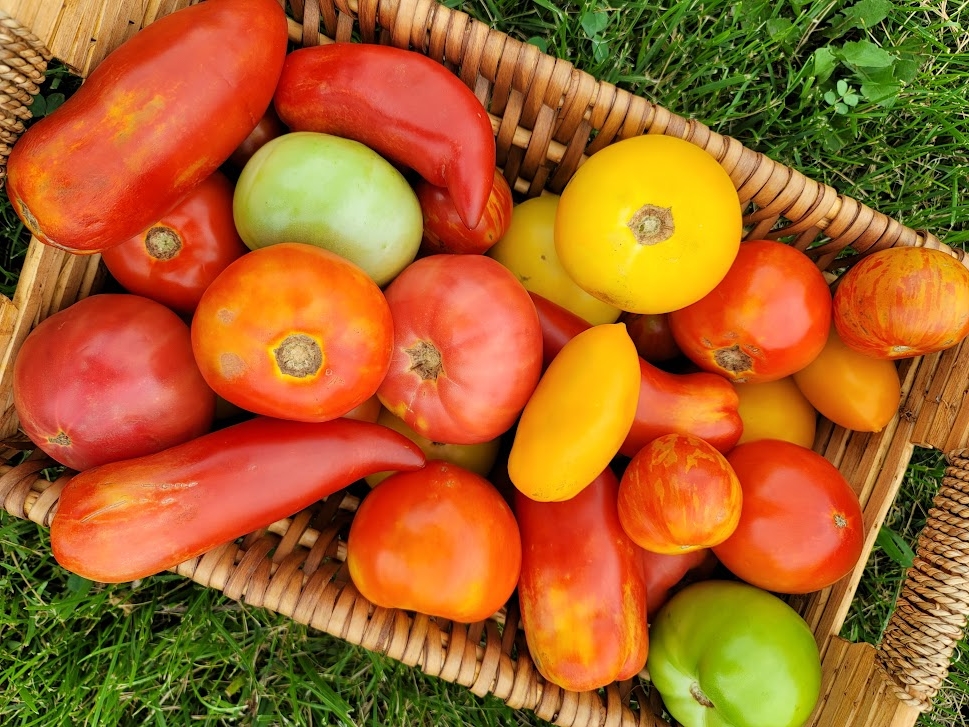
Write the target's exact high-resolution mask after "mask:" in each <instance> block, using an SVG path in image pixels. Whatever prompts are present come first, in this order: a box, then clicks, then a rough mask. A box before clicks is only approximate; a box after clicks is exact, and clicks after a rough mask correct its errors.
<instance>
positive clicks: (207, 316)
mask: <svg viewBox="0 0 969 727" xmlns="http://www.w3.org/2000/svg"><path fill="white" fill-rule="evenodd" d="M392 343H393V319H392V318H391V315H390V309H389V308H388V307H387V301H386V300H385V299H384V297H383V294H382V293H381V291H380V288H378V287H377V285H376V283H374V282H373V280H371V279H370V277H369V276H368V275H367V274H366V273H365V272H364V271H363V270H362V269H360V268H359V267H358V266H356V265H354V264H353V263H351V262H350V261H349V260H346V259H344V258H342V257H340V256H339V255H336V254H334V253H332V252H329V251H328V250H324V249H322V248H319V247H316V246H315V245H307V244H303V243H294V242H285V243H279V244H277V245H272V246H270V247H266V248H261V249H259V250H254V251H252V252H249V253H247V254H245V255H243V256H242V257H241V258H239V259H238V260H236V261H235V262H234V263H232V264H231V265H229V267H227V268H226V269H225V270H224V271H223V272H222V273H221V274H220V275H219V277H218V278H216V279H215V281H213V282H212V284H211V285H210V286H209V287H208V289H207V290H206V291H205V294H204V295H203V296H202V300H201V301H200V302H199V306H198V309H197V310H196V312H195V317H194V319H193V321H192V347H193V350H194V351H195V358H196V360H197V361H198V364H199V369H200V370H201V371H202V375H203V376H204V377H205V380H206V381H207V382H208V383H209V386H211V387H212V388H213V389H214V390H215V392H216V393H217V394H219V395H220V396H222V397H223V398H224V399H226V400H227V401H229V402H231V403H232V404H235V405H236V406H238V407H240V408H242V409H245V410H246V411H250V412H253V413H256V414H262V415H265V416H271V417H277V418H280V419H292V420H295V421H311V422H312V421H315V422H321V421H328V420H330V419H334V418H336V417H339V416H343V415H344V414H346V413H348V412H350V411H351V410H352V409H354V408H355V407H357V406H359V405H360V404H362V403H363V402H365V401H366V400H367V399H369V398H370V397H372V396H373V395H374V394H375V393H376V391H377V387H378V386H379V385H380V382H381V381H382V380H383V377H384V374H386V372H387V367H388V365H389V363H390V353H391V345H392Z"/></svg>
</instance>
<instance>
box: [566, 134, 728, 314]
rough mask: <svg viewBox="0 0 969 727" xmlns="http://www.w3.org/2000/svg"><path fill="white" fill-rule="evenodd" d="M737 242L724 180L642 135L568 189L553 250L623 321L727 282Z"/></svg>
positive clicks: (704, 159)
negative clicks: (624, 314) (628, 315)
mask: <svg viewBox="0 0 969 727" xmlns="http://www.w3.org/2000/svg"><path fill="white" fill-rule="evenodd" d="M742 235H743V231H742V222H741V210H740V199H739V197H738V195H737V191H736V189H735V188H734V185H733V182H731V180H730V176H729V175H728V174H727V172H726V171H725V170H724V168H723V167H721V166H720V164H718V163H717V160H716V159H715V158H714V157H713V156H712V155H711V154H709V153H708V152H706V151H704V150H703V149H701V148H700V147H698V146H695V145H694V144H691V143H690V142H688V141H684V140H682V139H679V138H677V137H672V136H664V135H661V134H647V135H641V136H635V137H630V138H628V139H623V140H622V141H619V142H616V143H614V144H610V145H609V146H607V147H604V148H603V149H601V150H599V151H597V152H596V153H595V154H593V155H592V156H591V157H590V158H589V159H588V161H586V162H585V163H584V164H583V165H582V166H581V167H579V169H578V170H577V171H576V173H575V174H574V175H573V177H572V179H571V180H570V181H569V183H568V185H567V186H566V187H565V190H564V191H563V192H562V198H561V200H560V202H559V206H558V210H557V212H556V215H555V249H556V251H557V252H558V256H559V260H561V262H562V266H563V267H564V268H565V270H566V272H567V273H568V274H569V276H570V277H571V278H572V279H573V280H574V281H575V282H576V284H578V285H579V287H581V288H582V289H583V290H585V291H586V292H587V293H589V294H590V295H592V296H594V297H595V298H598V299H599V300H602V301H605V302H606V303H609V304H610V305H613V306H615V307H617V308H620V309H621V310H624V311H627V312H630V313H668V312H670V311H673V310H677V309H678V308H683V307H685V306H687V305H690V304H691V303H695V302H696V301H698V300H700V299H701V298H703V297H704V296H705V295H706V294H707V293H709V292H710V291H711V290H713V289H714V287H716V285H717V284H718V283H719V282H720V281H721V280H722V279H723V277H724V276H725V275H726V274H727V270H728V269H729V268H730V265H731V264H732V263H733V261H734V258H735V257H736V256H737V251H738V249H739V247H740V239H741V237H742Z"/></svg>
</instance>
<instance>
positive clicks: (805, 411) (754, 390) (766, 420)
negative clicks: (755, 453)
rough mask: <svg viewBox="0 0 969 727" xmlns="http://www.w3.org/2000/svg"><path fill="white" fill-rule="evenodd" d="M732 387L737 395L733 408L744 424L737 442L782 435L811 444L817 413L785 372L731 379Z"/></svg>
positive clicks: (777, 437)
mask: <svg viewBox="0 0 969 727" xmlns="http://www.w3.org/2000/svg"><path fill="white" fill-rule="evenodd" d="M733 387H734V388H735V389H736V390H737V396H738V397H739V398H740V406H739V407H738V408H737V411H738V412H739V414H740V421H742V422H743V424H744V431H743V434H741V435H740V440H739V441H738V442H737V444H743V443H744V442H754V441H756V440H758V439H783V440H785V441H787V442H793V443H794V444H800V445H801V446H802V447H807V448H808V449H811V448H812V447H813V446H814V435H815V433H816V428H817V421H818V413H817V411H815V409H814V407H813V406H811V402H809V401H808V400H807V399H806V398H805V396H804V394H802V393H801V390H800V389H798V388H797V384H795V383H794V379H793V378H791V377H790V376H785V377H784V378H783V379H777V380H776V381H768V382H766V383H762V384H737V383H734V385H733Z"/></svg>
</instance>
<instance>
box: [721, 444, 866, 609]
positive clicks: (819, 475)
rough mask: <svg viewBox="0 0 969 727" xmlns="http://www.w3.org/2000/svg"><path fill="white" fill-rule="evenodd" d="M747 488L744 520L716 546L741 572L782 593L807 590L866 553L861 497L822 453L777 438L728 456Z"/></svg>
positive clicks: (826, 582)
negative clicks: (859, 498)
mask: <svg viewBox="0 0 969 727" xmlns="http://www.w3.org/2000/svg"><path fill="white" fill-rule="evenodd" d="M727 461H728V462H729V463H730V465H731V467H733V469H734V472H736V474H737V478H738V479H739V480H740V486H741V488H742V489H743V508H742V509H741V513H740V522H739V524H738V525H737V528H736V530H734V532H733V535H731V536H730V537H729V538H727V540H726V541H724V542H723V543H721V544H720V545H717V546H714V548H713V552H714V554H715V555H716V556H717V558H719V559H720V561H721V562H722V563H723V564H724V565H725V566H726V567H727V568H728V569H729V570H730V571H731V572H732V573H733V574H734V575H736V576H738V577H739V578H742V579H743V580H745V581H747V582H748V583H750V584H752V585H755V586H758V587H759V588H763V589H764V590H767V591H774V592H777V593H810V592H811V591H817V590H820V589H821V588H826V587H827V586H830V585H831V584H833V583H835V582H837V581H839V580H840V579H841V578H843V577H844V576H846V575H848V574H849V573H850V572H851V571H852V569H854V567H855V565H856V564H857V563H858V559H859V558H860V557H861V553H862V548H863V545H864V538H865V536H864V523H863V522H862V513H861V505H860V504H859V502H858V496H857V495H855V493H854V491H853V490H852V489H851V486H850V485H849V484H848V483H847V481H845V478H844V477H843V476H842V475H841V473H840V472H838V470H837V468H836V467H835V466H834V465H833V464H831V463H830V462H829V461H828V460H826V459H825V458H824V457H822V456H821V455H820V454H818V453H816V452H814V451H813V450H810V449H807V448H806V447H802V446H800V445H798V444H793V443H791V442H785V441H781V440H778V439H758V440H757V441H754V442H747V443H746V444H739V445H737V446H736V447H734V448H733V450H731V452H730V453H729V454H728V455H727Z"/></svg>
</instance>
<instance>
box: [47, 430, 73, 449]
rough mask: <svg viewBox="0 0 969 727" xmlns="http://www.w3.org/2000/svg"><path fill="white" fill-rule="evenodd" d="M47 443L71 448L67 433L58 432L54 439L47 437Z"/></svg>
mask: <svg viewBox="0 0 969 727" xmlns="http://www.w3.org/2000/svg"><path fill="white" fill-rule="evenodd" d="M47 441H48V442H50V443H51V444H59V445H61V446H62V447H70V446H71V438H70V437H69V436H68V435H67V432H58V433H57V436H56V437H47Z"/></svg>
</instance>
